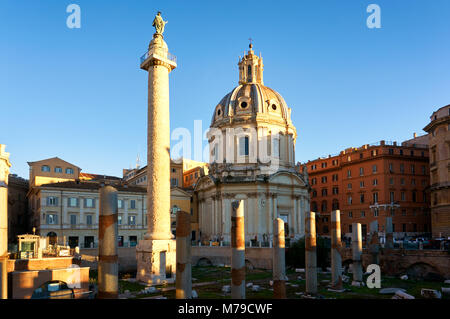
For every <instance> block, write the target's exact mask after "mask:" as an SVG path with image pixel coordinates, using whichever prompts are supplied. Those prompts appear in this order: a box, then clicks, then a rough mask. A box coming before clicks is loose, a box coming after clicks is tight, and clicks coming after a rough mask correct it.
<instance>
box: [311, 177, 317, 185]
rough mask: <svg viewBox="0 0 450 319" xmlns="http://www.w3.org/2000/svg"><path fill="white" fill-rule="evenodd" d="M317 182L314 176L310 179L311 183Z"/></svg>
mask: <svg viewBox="0 0 450 319" xmlns="http://www.w3.org/2000/svg"><path fill="white" fill-rule="evenodd" d="M316 184H317V179H316V178H315V177H314V178H312V179H311V185H316Z"/></svg>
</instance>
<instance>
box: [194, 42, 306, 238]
mask: <svg viewBox="0 0 450 319" xmlns="http://www.w3.org/2000/svg"><path fill="white" fill-rule="evenodd" d="M208 137H209V146H210V171H209V175H206V176H204V177H202V178H200V179H199V181H198V182H197V184H196V185H195V194H196V202H197V205H198V207H197V209H198V214H199V217H198V218H199V230H200V233H201V238H202V240H216V239H222V240H224V241H229V240H230V227H231V202H232V200H233V199H243V200H244V208H245V209H244V210H245V230H246V241H247V242H248V241H250V240H255V239H256V240H257V241H265V242H267V241H269V240H270V239H271V238H272V233H273V229H272V227H273V226H272V221H273V219H274V218H277V217H280V218H282V219H283V220H284V221H285V228H286V236H287V237H289V238H293V239H297V238H299V237H301V236H303V235H304V218H305V211H307V210H309V194H308V188H309V186H308V178H307V176H304V174H301V173H299V169H298V167H296V166H295V164H294V163H295V141H296V138H297V132H296V128H295V126H294V125H293V124H292V121H291V108H289V107H288V106H287V104H286V102H285V101H284V99H283V97H281V95H280V94H279V93H277V92H276V91H274V90H272V89H270V88H268V87H267V86H264V83H263V63H262V58H261V56H259V57H258V56H256V55H255V54H254V52H253V50H252V46H251V45H250V50H249V51H248V54H247V55H245V56H244V57H243V58H242V59H240V61H239V85H238V86H237V87H235V88H234V89H233V90H232V91H231V92H230V93H228V94H227V95H225V97H224V98H223V99H222V100H221V101H220V102H219V104H217V106H216V107H215V109H214V114H213V117H212V121H211V126H210V131H209V134H208Z"/></svg>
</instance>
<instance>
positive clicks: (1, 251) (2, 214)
mask: <svg viewBox="0 0 450 319" xmlns="http://www.w3.org/2000/svg"><path fill="white" fill-rule="evenodd" d="M10 167H11V163H10V162H9V153H7V152H5V145H4V144H0V280H1V282H0V284H1V286H0V299H7V298H8V273H7V263H8V175H9V168H10Z"/></svg>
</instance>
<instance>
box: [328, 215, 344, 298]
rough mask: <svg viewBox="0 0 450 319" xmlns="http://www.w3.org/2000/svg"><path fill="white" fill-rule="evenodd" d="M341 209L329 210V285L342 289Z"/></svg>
mask: <svg viewBox="0 0 450 319" xmlns="http://www.w3.org/2000/svg"><path fill="white" fill-rule="evenodd" d="M341 247H342V243H341V211H340V210H333V211H332V212H331V287H332V288H333V289H339V290H340V289H342V288H343V286H342V256H341Z"/></svg>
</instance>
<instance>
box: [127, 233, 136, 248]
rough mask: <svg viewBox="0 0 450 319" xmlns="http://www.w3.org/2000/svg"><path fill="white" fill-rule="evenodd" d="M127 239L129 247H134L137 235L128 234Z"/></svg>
mask: <svg viewBox="0 0 450 319" xmlns="http://www.w3.org/2000/svg"><path fill="white" fill-rule="evenodd" d="M128 241H129V242H130V247H135V246H136V245H137V236H129V237H128Z"/></svg>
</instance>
